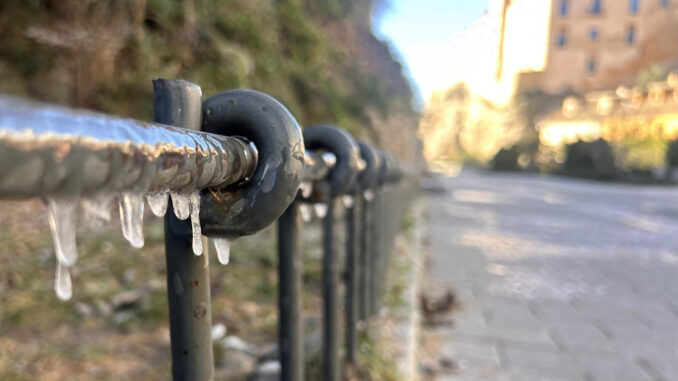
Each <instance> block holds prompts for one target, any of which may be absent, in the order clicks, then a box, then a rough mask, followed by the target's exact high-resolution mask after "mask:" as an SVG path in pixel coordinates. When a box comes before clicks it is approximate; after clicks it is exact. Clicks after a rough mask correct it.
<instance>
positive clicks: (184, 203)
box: [170, 192, 191, 220]
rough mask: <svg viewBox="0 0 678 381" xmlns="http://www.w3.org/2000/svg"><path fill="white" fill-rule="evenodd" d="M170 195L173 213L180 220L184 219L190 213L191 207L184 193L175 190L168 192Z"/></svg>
mask: <svg viewBox="0 0 678 381" xmlns="http://www.w3.org/2000/svg"><path fill="white" fill-rule="evenodd" d="M170 197H172V207H173V208H174V215H176V216H177V218H178V219H180V220H185V219H187V218H188V216H190V215H191V208H190V205H189V201H188V197H189V195H186V194H179V193H177V192H170Z"/></svg>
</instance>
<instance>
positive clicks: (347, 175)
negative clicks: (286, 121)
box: [304, 124, 360, 200]
mask: <svg viewBox="0 0 678 381" xmlns="http://www.w3.org/2000/svg"><path fill="white" fill-rule="evenodd" d="M304 142H305V144H306V147H307V148H308V149H309V150H326V151H329V152H330V153H332V154H334V156H335V157H336V159H337V163H336V165H335V166H334V168H332V170H331V171H330V173H329V174H328V176H327V179H326V180H324V181H320V182H319V183H318V184H317V186H316V189H317V191H316V192H314V195H313V197H314V198H315V199H317V200H323V199H327V198H334V197H337V196H339V195H341V194H344V193H346V191H347V190H348V189H350V188H351V187H352V186H353V184H354V182H355V181H356V179H357V177H358V160H359V159H360V148H359V147H358V143H357V142H356V141H355V139H353V137H352V136H351V135H349V134H348V133H347V132H346V131H344V130H342V129H340V128H339V127H335V126H332V125H324V124H323V125H315V126H311V127H308V128H306V129H304Z"/></svg>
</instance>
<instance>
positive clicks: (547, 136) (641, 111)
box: [536, 71, 678, 168]
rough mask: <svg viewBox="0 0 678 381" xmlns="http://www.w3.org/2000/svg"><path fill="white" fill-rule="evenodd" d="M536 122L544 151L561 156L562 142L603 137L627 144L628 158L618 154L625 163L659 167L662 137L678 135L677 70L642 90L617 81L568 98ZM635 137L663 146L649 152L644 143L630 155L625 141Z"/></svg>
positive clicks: (631, 141) (636, 140)
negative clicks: (610, 87) (606, 87)
mask: <svg viewBox="0 0 678 381" xmlns="http://www.w3.org/2000/svg"><path fill="white" fill-rule="evenodd" d="M536 127H537V130H538V131H539V140H540V143H541V149H542V151H543V152H546V153H548V152H552V153H554V154H555V155H556V156H557V155H562V154H563V153H564V152H563V148H564V145H566V144H572V143H574V142H576V141H578V140H583V141H593V140H597V139H603V140H605V141H608V142H610V143H612V144H613V145H615V146H620V147H624V146H626V149H625V151H626V153H627V155H626V156H629V157H628V158H621V159H623V160H622V161H627V163H626V164H628V165H629V166H633V167H643V166H645V167H649V168H651V167H659V166H662V165H663V164H664V156H665V148H666V147H665V145H664V144H662V143H661V142H662V141H664V142H665V141H670V140H676V139H678V71H676V72H673V73H671V74H669V76H668V78H667V80H666V81H658V82H652V83H649V84H648V85H647V86H646V88H645V89H643V88H640V87H635V88H628V87H625V86H620V87H618V88H617V89H616V90H606V91H593V92H589V93H586V94H584V95H582V96H570V97H567V98H565V100H564V101H563V102H562V107H561V108H559V109H557V110H554V111H552V112H550V113H547V114H545V115H543V116H541V117H540V118H539V119H538V121H537V126H536ZM639 142H656V143H658V144H655V146H658V147H660V148H661V149H655V150H653V151H650V150H648V149H647V147H648V144H645V148H644V149H642V151H640V152H639V154H638V155H635V156H636V157H633V155H629V153H631V154H632V152H631V150H630V149H629V146H634V145H638V143H639ZM621 164H624V163H621Z"/></svg>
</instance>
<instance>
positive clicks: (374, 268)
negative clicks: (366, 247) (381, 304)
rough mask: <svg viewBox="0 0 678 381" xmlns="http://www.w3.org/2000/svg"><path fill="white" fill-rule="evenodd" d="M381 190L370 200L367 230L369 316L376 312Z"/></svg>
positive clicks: (381, 220)
mask: <svg viewBox="0 0 678 381" xmlns="http://www.w3.org/2000/svg"><path fill="white" fill-rule="evenodd" d="M381 196H382V194H381V189H379V188H377V189H375V191H374V200H372V208H371V209H372V210H371V212H372V213H371V214H372V215H371V219H370V226H369V227H368V229H369V230H370V232H371V234H372V237H371V238H372V239H371V243H372V245H371V250H370V253H369V273H368V279H369V306H370V308H369V311H368V313H369V316H374V314H375V313H376V312H377V293H378V291H377V287H378V285H377V283H378V279H379V262H380V258H381V246H382V242H381V241H382V239H383V238H384V237H383V235H382V229H381V227H382V226H381V225H382V224H383V223H384V221H383V218H382V207H381V206H382V205H381Z"/></svg>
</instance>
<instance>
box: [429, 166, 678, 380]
mask: <svg viewBox="0 0 678 381" xmlns="http://www.w3.org/2000/svg"><path fill="white" fill-rule="evenodd" d="M444 185H445V186H447V187H449V188H450V189H452V190H455V191H457V190H459V191H461V192H457V193H456V196H455V193H454V192H450V193H449V194H448V195H447V196H440V197H438V198H437V199H436V203H435V204H430V205H429V219H430V221H429V223H430V229H429V234H430V236H429V241H430V243H431V245H430V250H431V260H430V263H429V267H428V274H427V276H426V281H427V282H431V284H434V285H435V287H436V288H438V289H441V290H444V289H448V288H449V289H453V290H457V292H458V293H457V296H458V297H459V299H460V300H461V304H462V308H461V309H460V310H458V311H455V312H454V313H453V315H452V318H453V320H454V325H453V326H451V327H450V326H448V327H437V328H428V330H433V331H435V333H436V335H438V340H440V341H441V345H440V352H441V353H440V355H441V356H449V357H450V358H452V359H456V360H460V361H462V363H463V364H464V367H463V369H459V370H458V372H456V373H455V374H439V375H438V376H437V378H436V379H438V380H474V381H475V380H488V381H495V380H517V381H530V380H543V381H546V380H554V381H560V380H586V381H607V380H614V381H624V380H633V381H646V380H647V381H658V380H659V381H662V380H664V381H675V380H678V302H676V301H675V298H676V295H678V276H677V275H678V262H677V261H676V260H675V259H674V256H675V253H678V236H676V235H675V232H676V231H678V209H677V208H675V207H673V206H672V205H678V192H676V190H675V189H673V188H663V187H631V186H624V185H609V184H601V183H588V182H582V181H569V180H566V179H554V178H542V177H528V176H522V175H494V174H493V175H488V174H483V173H478V172H464V173H462V175H461V176H459V177H457V178H455V179H450V180H445V181H444ZM547 195H548V197H546V196H547ZM548 200H560V201H561V202H548ZM480 201H482V202H480ZM648 203H651V204H652V205H655V206H656V207H655V208H652V209H648V208H647V207H646V205H648ZM441 205H444V206H443V207H441ZM648 224H653V225H652V229H649V228H647V226H649V225H648Z"/></svg>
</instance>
